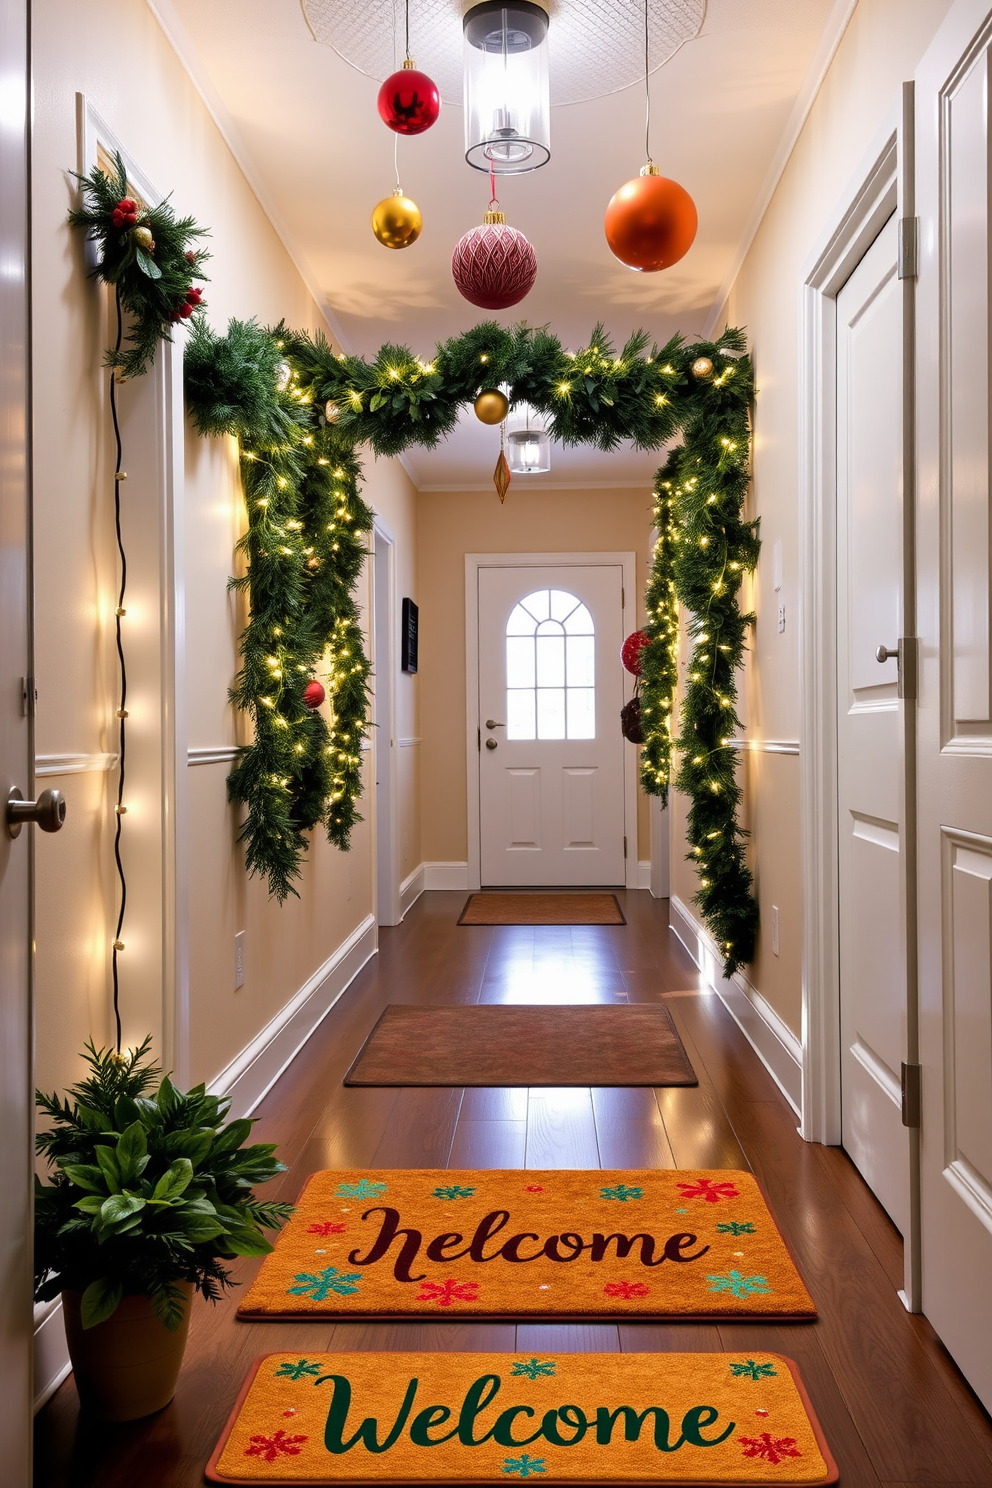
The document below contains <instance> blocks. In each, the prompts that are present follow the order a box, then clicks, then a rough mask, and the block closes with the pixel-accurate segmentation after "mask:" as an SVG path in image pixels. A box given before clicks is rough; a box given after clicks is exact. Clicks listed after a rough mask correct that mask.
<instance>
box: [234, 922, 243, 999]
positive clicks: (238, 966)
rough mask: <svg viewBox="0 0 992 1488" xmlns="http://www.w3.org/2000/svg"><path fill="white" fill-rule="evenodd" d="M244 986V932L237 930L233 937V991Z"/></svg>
mask: <svg viewBox="0 0 992 1488" xmlns="http://www.w3.org/2000/svg"><path fill="white" fill-rule="evenodd" d="M244 984H245V932H244V931H243V930H239V931H238V933H237V935H236V936H235V937H234V989H235V991H237V989H238V988H239V987H243V986H244Z"/></svg>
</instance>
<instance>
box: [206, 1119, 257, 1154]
mask: <svg viewBox="0 0 992 1488" xmlns="http://www.w3.org/2000/svg"><path fill="white" fill-rule="evenodd" d="M254 1125H255V1123H254V1122H253V1121H249V1120H248V1118H247V1117H241V1118H240V1120H238V1121H232V1122H230V1123H229V1124H228V1125H227V1126H225V1128H224V1130H223V1131H222V1132H220V1133H219V1134H218V1136H217V1138H216V1140H215V1141H214V1156H215V1157H217V1156H219V1155H220V1154H221V1153H223V1152H234V1151H235V1149H236V1148H238V1147H240V1146H241V1144H242V1142H246V1141H247V1140H248V1138H249V1137H250V1136H251V1129H252V1127H253V1126H254Z"/></svg>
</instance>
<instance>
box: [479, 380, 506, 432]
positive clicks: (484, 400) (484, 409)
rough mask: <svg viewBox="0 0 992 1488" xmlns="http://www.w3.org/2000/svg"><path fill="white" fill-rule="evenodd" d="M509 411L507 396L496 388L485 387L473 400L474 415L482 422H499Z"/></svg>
mask: <svg viewBox="0 0 992 1488" xmlns="http://www.w3.org/2000/svg"><path fill="white" fill-rule="evenodd" d="M509 411H510V400H509V398H507V397H506V395H505V393H501V392H500V391H499V390H498V389H497V388H487V389H486V391H485V392H482V393H480V394H479V396H478V397H477V398H476V400H475V416H476V418H477V419H478V420H479V422H480V423H482V424H501V423H502V422H503V420H504V419H505V418H506V415H507V414H508V413H509Z"/></svg>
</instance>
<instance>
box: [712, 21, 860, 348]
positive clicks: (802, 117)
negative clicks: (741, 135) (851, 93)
mask: <svg viewBox="0 0 992 1488" xmlns="http://www.w3.org/2000/svg"><path fill="white" fill-rule="evenodd" d="M857 4H858V0H835V3H834V7H833V10H832V11H831V12H830V15H829V17H828V18H827V24H826V25H825V26H824V28H823V35H822V36H821V37H820V43H819V45H818V47H817V49H816V51H815V52H814V53H813V60H812V61H811V62H810V64H809V67H808V68H807V69H806V76H805V77H804V78H803V81H802V85H801V86H800V89H799V92H798V93H797V95H796V101H795V103H794V104H793V106H792V112H791V113H790V115H789V118H788V122H787V123H786V126H785V129H784V130H783V131H782V138H781V140H780V141H779V146H778V149H777V150H776V152H775V154H774V156H773V157H772V163H771V165H770V166H769V168H768V174H767V175H766V176H765V179H764V182H763V184H762V187H761V190H760V191H759V192H758V197H757V200H756V202H755V205H754V210H753V211H752V213H751V215H750V217H749V218H748V220H747V223H746V225H745V228H744V231H743V232H742V234H741V237H740V241H739V242H738V244H737V248H736V249H735V251H734V254H733V257H732V258H731V260H730V262H729V264H728V265H727V271H726V273H725V274H724V276H723V280H722V282H721V284H720V288H719V289H718V290H717V292H716V298H715V299H714V301H713V308H712V310H711V311H710V313H709V316H708V317H707V320H706V324H705V326H704V327H703V339H704V340H709V339H710V337H712V336H713V334H714V333H715V331H716V328H717V326H718V325H719V323H720V320H721V318H722V317H723V314H724V312H725V310H726V308H727V301H728V299H729V298H730V291H731V290H732V289H733V287H734V282H735V280H736V278H737V275H738V274H739V273H740V271H741V268H742V266H743V264H744V260H745V259H746V258H747V255H748V253H749V252H750V250H751V244H752V243H753V242H754V240H755V238H756V237H757V235H758V229H759V227H760V226H761V224H762V222H763V221H764V218H765V213H766V212H767V211H768V208H769V206H770V205H771V200H772V197H773V196H774V195H775V192H776V189H777V188H778V183H779V182H780V181H781V179H782V177H783V175H784V174H785V167H786V166H787V165H788V163H789V161H790V159H791V158H792V152H793V150H794V149H795V148H796V145H797V144H798V142H799V136H800V135H801V134H802V132H803V127H804V125H805V123H806V120H807V119H808V118H809V116H810V111H811V109H812V107H813V104H814V103H815V102H816V96H817V94H818V93H819V91H820V88H821V87H822V86H823V80H824V78H825V77H826V75H827V73H828V71H829V70H830V64H831V63H832V62H833V60H834V57H835V56H836V55H837V48H838V47H839V46H840V44H841V42H842V41H843V39H844V32H845V31H846V30H847V28H848V25H849V23H850V20H851V17H852V16H853V15H854V12H855V10H856V9H857Z"/></svg>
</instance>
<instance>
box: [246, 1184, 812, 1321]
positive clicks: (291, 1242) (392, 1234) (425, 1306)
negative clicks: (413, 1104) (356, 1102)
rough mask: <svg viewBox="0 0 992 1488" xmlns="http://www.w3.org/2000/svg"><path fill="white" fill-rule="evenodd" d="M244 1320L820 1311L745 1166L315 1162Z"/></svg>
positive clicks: (793, 1315) (778, 1315)
mask: <svg viewBox="0 0 992 1488" xmlns="http://www.w3.org/2000/svg"><path fill="white" fill-rule="evenodd" d="M238 1315H239V1316H240V1317H242V1318H262V1317H270V1318H271V1317H280V1318H294V1319H301V1320H302V1319H307V1318H312V1319H315V1320H322V1319H325V1318H330V1317H333V1318H424V1317H435V1318H440V1319H451V1318H455V1317H473V1318H486V1319H503V1318H530V1319H533V1318H554V1319H555V1320H557V1321H564V1320H565V1319H569V1318H575V1319H583V1320H587V1319H592V1318H601V1319H608V1320H610V1321H613V1320H616V1319H617V1318H621V1317H631V1318H641V1319H644V1318H686V1319H688V1318H721V1317H725V1318H755V1319H759V1318H769V1319H771V1318H774V1319H776V1320H785V1321H802V1320H805V1319H809V1318H812V1317H815V1316H816V1309H815V1307H814V1305H813V1302H812V1299H811V1298H810V1295H809V1293H808V1292H807V1290H806V1288H805V1286H804V1285H803V1282H802V1280H801V1278H800V1276H799V1272H798V1271H797V1270H796V1267H795V1263H794V1262H793V1260H792V1257H791V1256H790V1254H789V1252H788V1250H787V1248H786V1245H785V1242H784V1240H783V1239H782V1236H781V1235H780V1234H779V1231H778V1229H777V1228H776V1225H775V1222H774V1220H773V1219H772V1217H771V1214H770V1213H769V1211H768V1206H767V1204H766V1203H765V1200H764V1197H763V1196H762V1193H761V1190H760V1189H759V1187H758V1185H757V1183H756V1182H755V1179H754V1177H753V1176H752V1175H751V1174H750V1173H743V1172H737V1171H735V1170H732V1169H724V1168H721V1169H716V1170H712V1171H690V1170H686V1169H677V1170H674V1171H672V1170H658V1169H651V1170H644V1171H642V1170H635V1171H624V1172H607V1171H603V1170H600V1169H595V1170H587V1171H582V1170H566V1171H562V1170H555V1171H552V1172H537V1171H533V1170H529V1169H512V1170H502V1171H501V1170H471V1171H457V1170H452V1169H450V1168H445V1169H411V1168H405V1169H401V1170H390V1171H373V1172H368V1171H366V1172H362V1171H352V1170H340V1171H333V1172H323V1173H316V1174H315V1175H314V1176H313V1177H312V1178H311V1179H310V1181H309V1182H308V1183H307V1185H306V1187H305V1188H304V1190H303V1193H302V1194H301V1196H300V1199H299V1203H298V1207H297V1209H296V1212H295V1214H294V1215H293V1218H292V1219H291V1220H290V1222H289V1223H288V1224H287V1225H286V1227H285V1229H284V1230H283V1231H282V1233H281V1234H280V1236H279V1238H278V1240H277V1241H276V1245H275V1249H274V1251H273V1252H272V1254H271V1255H268V1256H266V1257H265V1260H264V1261H263V1262H262V1266H261V1270H260V1271H259V1273H258V1275H257V1277H256V1278H255V1281H254V1283H253V1284H252V1286H251V1287H250V1288H249V1291H248V1293H247V1295H246V1296H245V1298H244V1301H243V1302H242V1303H241V1305H240V1307H239V1308H238Z"/></svg>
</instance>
